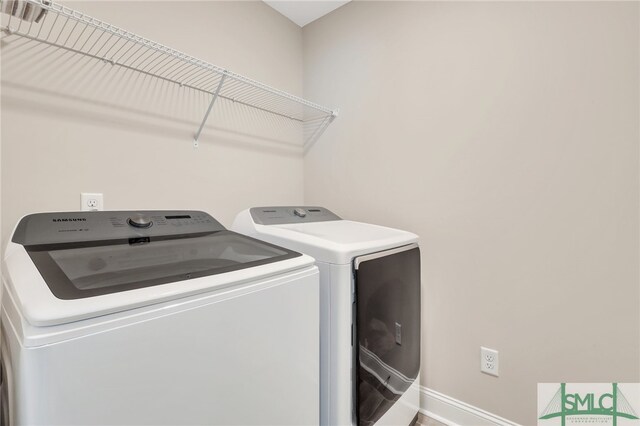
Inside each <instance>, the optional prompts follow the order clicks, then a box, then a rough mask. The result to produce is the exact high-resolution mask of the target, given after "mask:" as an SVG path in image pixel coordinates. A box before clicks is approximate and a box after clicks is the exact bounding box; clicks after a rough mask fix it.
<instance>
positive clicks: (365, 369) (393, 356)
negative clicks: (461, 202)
mask: <svg viewBox="0 0 640 426" xmlns="http://www.w3.org/2000/svg"><path fill="white" fill-rule="evenodd" d="M354 268H355V297H354V308H355V309H354V326H355V333H354V334H355V336H354V338H355V342H356V343H357V344H356V345H354V362H355V366H356V368H354V371H355V376H356V377H355V378H354V383H355V389H354V401H355V405H354V411H355V416H356V417H357V421H358V425H361V426H366V425H372V424H374V423H375V422H376V421H377V420H378V419H379V418H380V417H382V415H383V414H384V413H385V412H386V411H387V410H388V409H389V408H390V407H391V406H392V405H393V404H394V403H395V401H396V400H398V398H400V396H401V395H402V394H403V393H404V392H405V391H406V390H407V389H408V388H409V386H411V384H412V383H413V382H414V380H415V379H416V378H417V377H418V374H419V372H420V249H419V248H418V246H417V245H416V244H412V245H408V246H404V247H400V248H397V249H393V250H388V251H385V252H380V253H374V254H371V255H367V256H361V257H358V258H356V259H355V263H354Z"/></svg>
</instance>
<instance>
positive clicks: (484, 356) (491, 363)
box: [480, 346, 499, 377]
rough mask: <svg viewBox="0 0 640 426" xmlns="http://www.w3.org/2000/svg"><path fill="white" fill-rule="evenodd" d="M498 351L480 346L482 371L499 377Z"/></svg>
mask: <svg viewBox="0 0 640 426" xmlns="http://www.w3.org/2000/svg"><path fill="white" fill-rule="evenodd" d="M498 366H499V363H498V351H496V350H495V349H489V348H485V347H484V346H480V371H482V372H483V373H487V374H491V375H492V376H496V377H498Z"/></svg>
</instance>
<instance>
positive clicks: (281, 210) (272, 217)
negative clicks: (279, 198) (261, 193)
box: [249, 206, 341, 225]
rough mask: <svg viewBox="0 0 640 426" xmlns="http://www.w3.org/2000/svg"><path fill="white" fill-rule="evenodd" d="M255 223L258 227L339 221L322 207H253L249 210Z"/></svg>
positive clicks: (336, 216) (337, 217)
mask: <svg viewBox="0 0 640 426" xmlns="http://www.w3.org/2000/svg"><path fill="white" fill-rule="evenodd" d="M249 212H250V213H251V217H252V218H253V221H254V222H255V223H259V224H260V225H283V224H286V223H311V222H326V221H329V220H341V218H340V217H339V216H338V215H336V214H335V213H333V212H331V211H330V210H328V209H325V208H324V207H316V206H312V207H310V206H303V207H298V206H280V207H253V208H252V209H250V210H249Z"/></svg>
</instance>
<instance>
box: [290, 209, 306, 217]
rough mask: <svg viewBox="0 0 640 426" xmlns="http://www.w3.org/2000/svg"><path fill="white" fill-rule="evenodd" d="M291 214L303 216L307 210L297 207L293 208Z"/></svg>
mask: <svg viewBox="0 0 640 426" xmlns="http://www.w3.org/2000/svg"><path fill="white" fill-rule="evenodd" d="M293 214H295V215H296V216H299V217H305V216H306V215H307V212H306V211H304V209H301V208H299V207H298V208H297V209H293Z"/></svg>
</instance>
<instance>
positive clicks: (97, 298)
mask: <svg viewBox="0 0 640 426" xmlns="http://www.w3.org/2000/svg"><path fill="white" fill-rule="evenodd" d="M136 214H137V215H136ZM141 216H144V217H141ZM131 217H133V218H135V220H137V221H138V222H139V223H142V224H144V227H141V226H139V225H134V224H130V223H127V222H126V221H127V218H131ZM61 218H67V219H71V218H73V219H75V220H73V221H69V220H67V221H59V220H56V219H61ZM114 218H116V219H114ZM150 222H151V223H153V225H148V223H150ZM152 226H155V228H152ZM35 230H37V231H38V232H36V231H35ZM303 257H304V258H306V259H304V260H302V261H301V262H295V261H294V260H297V259H301V258H303ZM311 263H312V260H311V259H310V258H308V257H307V256H302V255H301V254H300V253H297V252H294V251H291V250H287V249H285V248H282V247H278V246H275V245H272V244H269V243H266V242H264V241H258V240H256V239H253V238H250V237H247V236H244V235H240V234H237V233H235V232H231V231H227V230H225V229H224V227H222V225H220V224H219V223H218V222H217V221H215V219H213V218H211V217H210V216H209V215H207V214H206V213H203V212H142V213H136V212H98V213H86V212H84V213H82V212H79V213H56V214H51V213H43V214H35V215H30V216H26V217H25V218H23V219H22V220H21V221H20V223H19V225H18V226H17V227H16V232H15V233H14V236H13V239H12V242H11V243H10V244H9V246H8V247H7V251H6V258H5V265H6V270H7V277H6V278H7V281H8V282H9V283H10V284H11V285H10V287H11V290H12V292H13V293H14V294H15V295H16V296H17V299H18V301H19V304H20V305H21V306H22V311H23V313H24V315H25V317H27V319H28V321H29V322H30V323H31V324H33V325H51V324H58V323H61V322H65V321H71V320H77V319H81V318H86V317H88V316H95V315H97V314H98V313H101V314H104V313H106V312H113V311H115V310H123V309H125V308H127V307H130V306H136V305H138V306H139V305H142V304H150V303H155V302H156V301H158V300H160V299H165V300H166V299H167V298H168V297H173V298H175V297H183V296H185V295H187V294H189V293H193V292H194V291H197V292H202V291H207V290H208V289H212V288H221V287H227V286H231V285H236V284H237V283H238V282H247V280H251V279H254V280H255V279H260V278H262V277H264V276H269V275H274V274H278V273H282V272H284V271H286V270H291V269H297V268H300V267H302V266H308V265H309V264H311Z"/></svg>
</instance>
